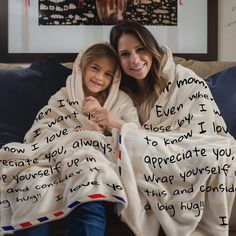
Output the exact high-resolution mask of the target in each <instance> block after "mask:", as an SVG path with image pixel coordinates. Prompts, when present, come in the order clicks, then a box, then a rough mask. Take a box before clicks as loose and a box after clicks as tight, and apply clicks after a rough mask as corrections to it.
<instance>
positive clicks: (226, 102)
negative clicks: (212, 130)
mask: <svg viewBox="0 0 236 236" xmlns="http://www.w3.org/2000/svg"><path fill="white" fill-rule="evenodd" d="M206 82H207V84H208V86H209V87H210V90H211V92H212V95H213V97H214V99H215V101H216V103H217V105H218V107H219V109H220V111H221V113H222V116H223V118H224V120H225V122H226V125H227V127H228V130H229V133H230V134H231V135H232V136H234V138H235V139H236V66H234V67H230V68H228V69H225V70H223V71H221V72H218V73H216V74H214V75H212V76H210V77H208V78H207V80H206Z"/></svg>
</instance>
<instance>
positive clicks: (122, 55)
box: [120, 52, 129, 57]
mask: <svg viewBox="0 0 236 236" xmlns="http://www.w3.org/2000/svg"><path fill="white" fill-rule="evenodd" d="M128 56H129V53H128V52H122V53H121V54H120V57H128Z"/></svg>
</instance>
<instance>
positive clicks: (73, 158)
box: [0, 71, 138, 234]
mask: <svg viewBox="0 0 236 236" xmlns="http://www.w3.org/2000/svg"><path fill="white" fill-rule="evenodd" d="M119 82H120V81H119V80H116V81H114V82H113V84H112V86H111V88H110V92H109V95H108V98H107V100H106V101H105V104H104V107H105V108H107V109H108V110H109V111H111V112H112V113H113V114H115V115H117V116H118V117H120V118H122V119H123V120H124V121H125V122H135V123H138V115H137V111H136V108H135V107H134V106H133V103H132V100H131V99H130V98H129V96H128V95H126V94H125V93H124V92H122V91H120V90H119ZM83 100H84V93H83V89H82V79H81V73H80V71H73V73H72V75H70V76H69V77H68V79H67V81H66V87H64V88H61V89H60V90H59V91H58V92H57V93H56V94H55V95H53V96H52V97H51V98H50V100H49V102H48V105H46V106H45V107H43V108H42V109H41V110H40V111H39V112H38V114H37V116H36V118H35V122H34V124H33V125H32V127H31V129H30V130H29V131H28V132H27V134H26V135H25V141H24V143H23V144H22V143H8V144H6V145H5V146H3V147H2V148H1V150H0V173H1V174H0V190H1V195H0V196H1V198H0V201H1V205H0V212H1V214H0V223H1V227H0V234H4V233H10V232H12V231H15V230H18V229H23V228H27V227H31V226H34V225H37V224H41V223H44V222H48V221H52V220H56V219H59V218H61V217H64V216H66V215H67V214H69V213H70V212H71V211H72V210H73V209H74V208H75V207H77V206H78V205H79V204H82V203H84V202H88V201H94V200H99V201H100V200H101V201H110V202H114V203H117V204H121V205H125V204H126V194H125V192H124V189H123V186H122V183H121V180H120V177H119V174H118V168H117V165H116V161H117V156H118V139H119V132H118V130H116V129H112V131H111V133H112V135H111V136H105V135H104V134H103V133H102V132H97V131H91V130H92V129H93V126H94V123H93V122H92V121H90V119H89V117H88V116H87V115H84V114H83V113H82V106H83ZM78 127H79V128H80V129H79V131H78ZM84 127H86V128H87V127H90V130H84Z"/></svg>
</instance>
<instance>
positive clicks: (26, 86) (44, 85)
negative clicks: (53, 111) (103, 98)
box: [0, 57, 71, 146]
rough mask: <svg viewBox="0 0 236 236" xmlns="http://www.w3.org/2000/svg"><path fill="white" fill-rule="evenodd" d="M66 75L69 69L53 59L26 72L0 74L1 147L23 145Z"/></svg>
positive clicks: (0, 72)
mask: <svg viewBox="0 0 236 236" xmlns="http://www.w3.org/2000/svg"><path fill="white" fill-rule="evenodd" d="M69 74H71V69H68V68H66V67H64V66H62V65H61V64H60V63H58V62H57V61H56V60H55V59H54V58H52V57H49V58H47V60H45V61H40V62H34V63H32V64H31V65H30V66H29V67H28V68H24V69H15V70H0V146H1V145H3V144H5V143H8V142H13V141H16V142H21V141H23V137H24V135H25V133H26V131H27V130H28V129H29V128H30V127H31V125H32V123H33V120H34V117H35V116H36V114H37V112H38V111H39V109H40V108H42V107H43V106H44V105H45V104H46V103H47V101H48V99H49V98H50V96H51V95H52V94H54V93H55V92H56V91H57V90H59V89H60V88H61V87H62V86H64V85H65V81H66V78H67V76H68V75H69Z"/></svg>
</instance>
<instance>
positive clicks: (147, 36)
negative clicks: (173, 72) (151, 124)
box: [110, 20, 166, 123]
mask: <svg viewBox="0 0 236 236" xmlns="http://www.w3.org/2000/svg"><path fill="white" fill-rule="evenodd" d="M123 34H131V35H133V36H134V37H136V38H137V39H139V40H140V42H141V43H142V44H143V46H144V48H146V50H147V52H148V53H150V54H151V56H152V65H151V68H150V71H149V72H148V74H147V77H146V78H145V79H147V80H148V88H147V91H146V93H145V94H144V102H143V104H142V105H141V106H139V105H138V103H137V93H136V92H137V91H138V90H139V88H138V84H137V80H136V79H135V78H132V77H130V76H128V75H127V74H125V73H124V71H123V70H122V76H121V89H123V90H124V91H125V92H127V93H128V94H129V95H130V96H131V98H132V100H133V102H134V104H135V105H136V107H137V109H138V111H139V115H140V118H141V122H142V121H143V122H144V121H146V120H147V119H148V117H149V114H150V111H151V109H152V107H153V106H154V104H155V102H156V100H157V99H158V97H159V95H160V93H161V91H162V90H163V89H164V87H165V86H166V79H165V77H164V76H163V75H162V74H161V71H162V68H163V66H164V64H165V61H166V56H165V53H164V51H163V50H162V48H161V47H160V46H159V45H158V43H157V41H156V39H155V38H154V36H153V35H152V34H151V32H150V31H149V30H148V29H147V28H145V27H144V26H143V25H141V24H140V23H137V22H133V21H128V20H123V21H121V22H119V23H118V24H116V25H114V26H113V27H112V29H111V33H110V43H111V45H112V46H113V48H114V49H115V50H116V51H117V52H118V42H119V39H120V37H121V36H122V35H123ZM143 122H142V123H143Z"/></svg>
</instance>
